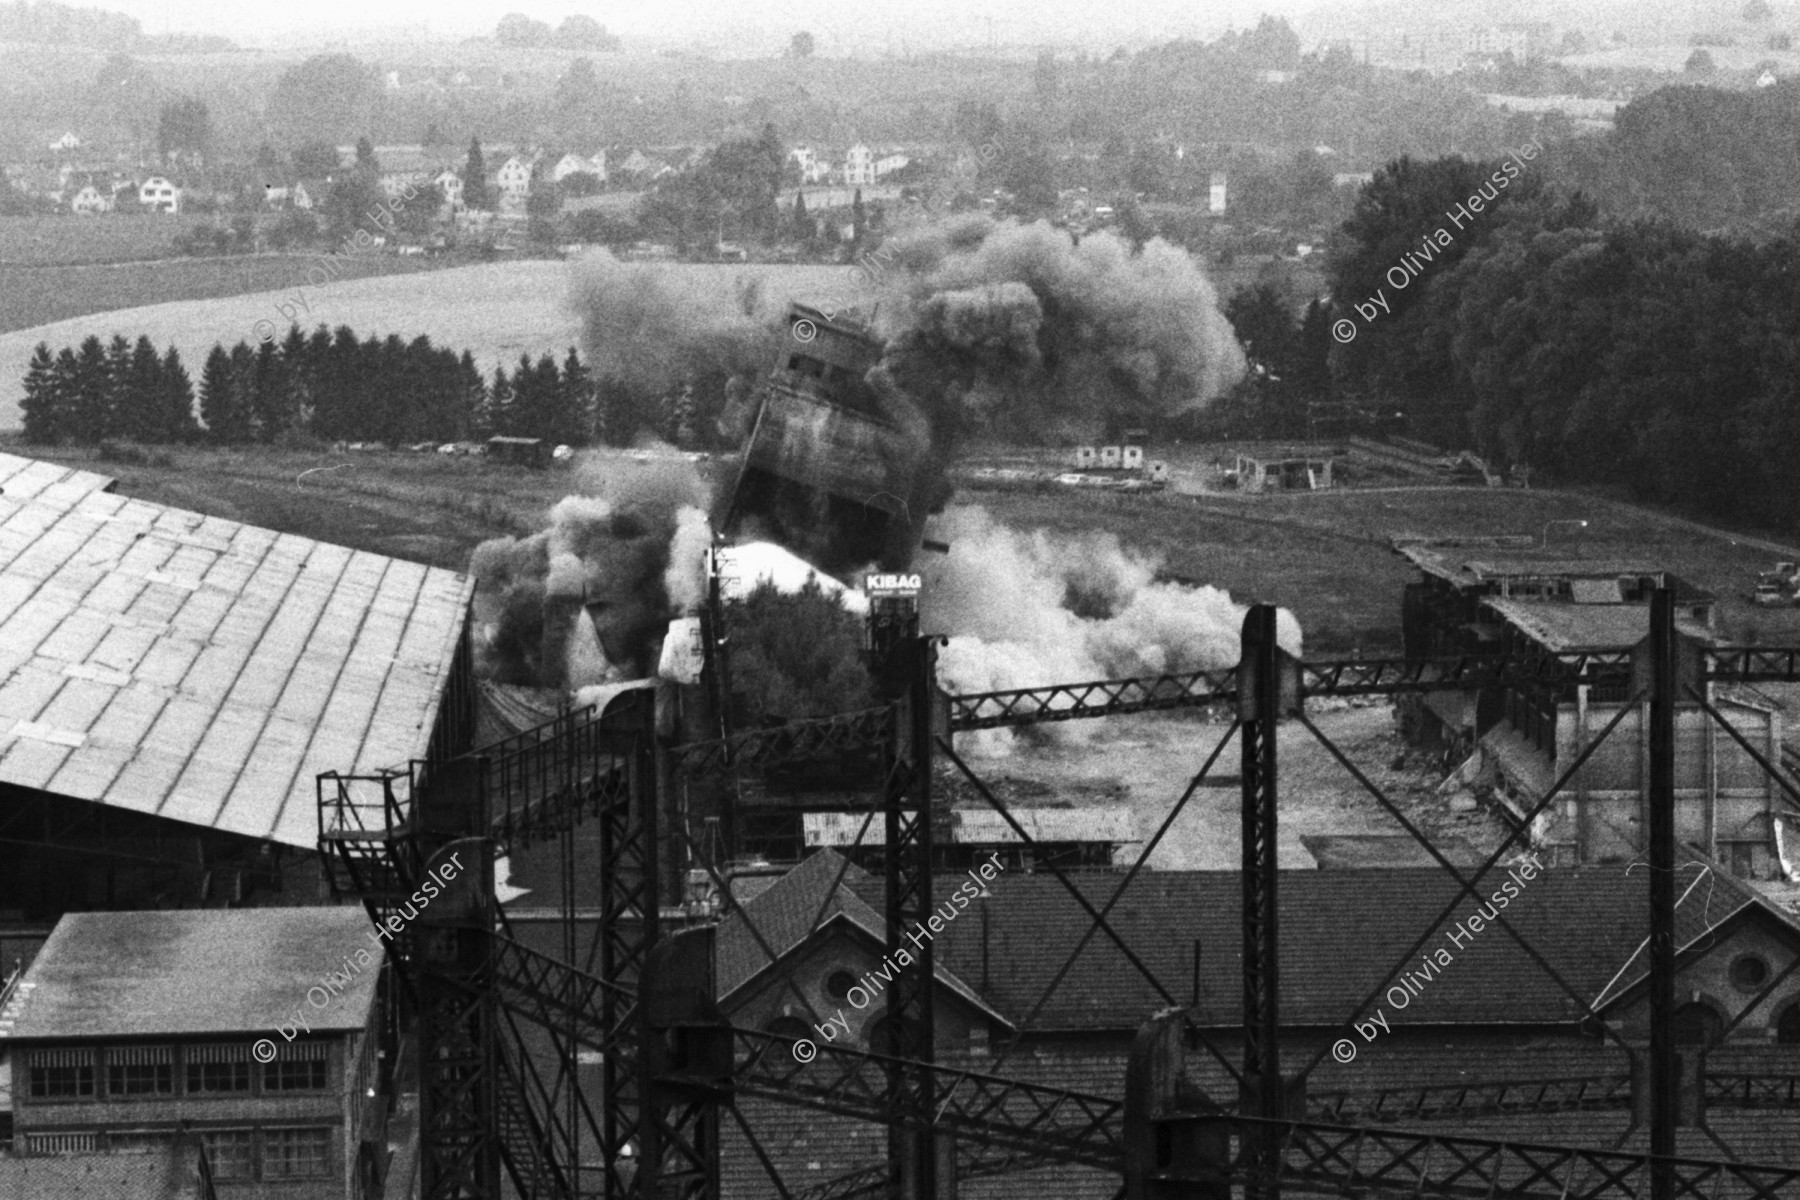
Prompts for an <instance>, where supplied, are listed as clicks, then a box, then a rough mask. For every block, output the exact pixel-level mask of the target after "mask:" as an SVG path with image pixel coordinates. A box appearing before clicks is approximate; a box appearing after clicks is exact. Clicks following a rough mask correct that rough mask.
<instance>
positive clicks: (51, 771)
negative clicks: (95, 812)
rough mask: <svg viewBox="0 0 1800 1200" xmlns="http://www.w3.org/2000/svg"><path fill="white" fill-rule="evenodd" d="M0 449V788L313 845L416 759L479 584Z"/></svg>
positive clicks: (423, 747) (451, 573)
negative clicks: (334, 802)
mask: <svg viewBox="0 0 1800 1200" xmlns="http://www.w3.org/2000/svg"><path fill="white" fill-rule="evenodd" d="M112 486H113V481H112V480H111V479H108V478H107V477H106V476H104V475H96V474H93V473H91V472H87V471H76V470H72V469H70V468H68V467H62V466H58V465H56V464H54V463H47V462H34V461H32V460H30V459H25V458H18V457H15V456H13V455H10V454H0V783H10V784H15V785H17V786H20V787H27V788H34V789H39V790H42V791H46V792H54V793H57V794H59V795H64V796H70V797H73V798H75V799H79V800H87V801H92V802H94V803H98V804H107V805H114V806H117V807H119V808H124V809H130V810H132V811H134V812H140V813H147V814H151V815H153V816H158V817H165V818H168V819H169V820H173V821H181V822H184V823H186V824H191V825H198V826H203V827H209V828H213V829H220V830H224V831H227V832H230V833H237V834H243V835H245V836H248V837H254V838H264V839H268V840H270V841H275V842H281V843H283V844H286V845H290V846H303V847H307V848H311V847H313V846H314V845H316V844H317V842H318V815H317V806H316V803H315V795H316V786H315V783H314V780H315V778H316V776H318V775H319V774H320V773H321V772H325V771H343V772H346V773H357V774H362V773H368V772H373V771H377V770H381V769H384V768H388V767H403V766H405V764H406V762H407V760H408V759H411V758H422V757H424V755H425V753H426V750H427V747H428V745H429V743H430V739H431V734H432V729H433V727H434V726H435V724H436V722H437V714H438V707H439V704H440V702H441V699H442V696H443V691H444V686H445V684H446V682H447V681H448V676H449V673H450V668H451V663H452V660H453V658H454V656H455V654H456V648H457V645H458V644H459V642H460V640H461V638H462V633H463V626H464V623H465V620H466V618H467V613H468V606H469V599H470V596H471V595H472V594H473V590H474V581H473V580H472V579H471V578H469V577H468V576H465V575H461V574H458V573H456V572H454V571H446V570H442V569H439V568H435V567H427V566H425V565H423V564H421V563H413V562H406V561H404V560H401V559H396V558H387V557H385V556H383V555H379V554H368V553H365V552H363V551H360V550H350V549H347V548H345V547H342V546H333V545H330V544H328V543H325V542H317V541H313V540H312V539H310V538H303V537H296V536H294V535H292V534H286V533H278V532H276V531H274V530H270V529H259V528H257V527H256V526H253V525H245V524H243V523H241V522H238V521H227V520H224V519H222V518H219V517H208V516H204V515H202V514H200V513H194V512H185V511H183V510H181V509H176V508H168V507H165V506H163V505H160V504H151V503H147V502H145V501H141V500H130V499H127V498H126V497H123V496H118V495H114V494H112V491H111V489H112Z"/></svg>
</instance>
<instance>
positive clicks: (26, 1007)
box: [0, 908, 385, 1040]
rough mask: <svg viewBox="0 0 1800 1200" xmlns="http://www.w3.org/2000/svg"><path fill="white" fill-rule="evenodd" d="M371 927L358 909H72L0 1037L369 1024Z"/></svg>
mask: <svg viewBox="0 0 1800 1200" xmlns="http://www.w3.org/2000/svg"><path fill="white" fill-rule="evenodd" d="M372 929H373V927H372V926H371V924H370V922H369V917H368V914H367V913H365V912H363V910H362V909H361V908H239V909H184V910H180V911H176V912H130V913H70V914H69V915H68V916H65V917H64V918H63V919H62V920H61V921H59V922H57V925H56V932H54V933H52V934H51V935H50V940H49V941H48V942H46V943H45V944H44V948H43V950H42V951H40V952H39V953H38V956H37V960H36V961H35V962H33V963H32V964H31V966H30V968H29V969H27V970H26V972H25V978H24V979H22V980H20V981H19V986H18V991H17V992H16V993H15V998H14V1001H13V1002H12V1003H11V1004H9V1005H8V1013H7V1017H8V1021H9V1024H8V1025H7V1026H5V1027H4V1028H0V1033H3V1034H4V1036H6V1037H7V1038H10V1039H13V1040H24V1039H56V1040H61V1039H64V1038H95V1037H161V1036H174V1035H182V1034H187V1035H201V1034H230V1033H244V1034H255V1035H257V1036H258V1037H261V1036H263V1035H265V1034H270V1033H271V1032H272V1031H273V1030H275V1029H276V1027H277V1026H283V1025H285V1026H288V1027H289V1028H292V1027H293V1026H294V1024H295V1016H294V1014H295V1013H296V1011H298V1012H300V1013H301V1014H302V1016H303V1017H304V1018H305V1024H306V1025H307V1026H308V1027H309V1028H310V1029H311V1030H312V1031H313V1032H324V1031H327V1030H331V1031H344V1030H354V1029H361V1028H363V1027H364V1026H365V1025H366V1024H367V1023H368V1019H369V1009H370V1006H371V1005H372V1004H374V1002H375V979H376V976H377V974H378V973H379V972H380V969H381V960H382V954H383V946H384V944H385V943H383V942H381V941H380V940H379V939H377V938H376V937H375V936H373V934H372ZM359 951H360V952H363V957H361V958H359V957H358V952H359ZM347 960H348V961H347ZM333 975H335V976H337V978H336V979H335V980H334V981H333V983H334V984H335V986H334V987H327V986H325V985H326V979H327V977H328V976H333ZM315 987H322V988H324V990H325V991H326V993H327V995H328V996H329V999H328V1000H327V1001H326V1002H325V1003H324V1004H322V1005H321V1004H314V1003H312V1002H311V1001H309V1000H308V997H307V993H308V991H309V990H310V989H312V988H315Z"/></svg>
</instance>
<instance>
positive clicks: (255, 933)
mask: <svg viewBox="0 0 1800 1200" xmlns="http://www.w3.org/2000/svg"><path fill="white" fill-rule="evenodd" d="M383 962H384V957H383V943H382V942H381V941H380V939H378V938H376V937H375V936H374V935H373V933H372V931H371V927H370V924H369V919H368V916H367V915H366V914H365V913H364V912H363V911H362V910H361V909H360V908H244V909H228V910H219V909H185V910H176V911H161V912H157V911H149V912H84V913H70V914H68V915H66V916H64V917H63V918H62V919H61V920H60V921H58V922H57V925H56V929H55V931H54V932H53V933H52V934H51V935H50V939H49V941H47V942H46V943H45V944H44V947H43V949H42V950H41V951H39V952H38V955H37V957H36V958H35V959H34V960H33V962H32V964H31V965H30V966H29V967H28V968H26V970H25V973H24V976H23V978H22V979H21V980H20V981H19V982H18V983H17V984H16V985H15V987H14V989H13V992H12V996H11V999H10V1002H9V1003H8V1005H7V1009H6V1012H7V1017H8V1018H9V1023H8V1024H7V1025H6V1026H4V1027H0V1034H3V1035H4V1036H3V1038H0V1052H4V1054H5V1055H6V1057H7V1060H8V1063H9V1066H10V1069H11V1078H12V1080H13V1088H12V1092H11V1103H12V1110H13V1111H12V1118H13V1132H14V1141H15V1144H16V1145H18V1146H19V1147H20V1148H21V1149H22V1150H23V1151H24V1152H25V1153H26V1154H44V1153H70V1152H76V1153H96V1152H98V1153H107V1152H112V1153H121V1154H138V1153H142V1152H143V1151H145V1150H150V1151H159V1150H160V1151H164V1152H166V1151H167V1148H169V1147H170V1146H172V1145H174V1144H175V1143H176V1142H177V1141H178V1140H179V1139H181V1138H183V1137H185V1136H189V1135H197V1136H198V1137H199V1139H200V1141H201V1142H202V1143H203V1144H204V1145H205V1147H206V1155H207V1159H208V1161H209V1163H210V1166H211V1171H212V1178H213V1181H214V1186H215V1188H216V1191H217V1195H218V1197H219V1200H234V1198H239V1200H251V1198H253V1197H254V1198H256V1200H262V1198H263V1197H274V1196H280V1197H287V1198H291V1200H345V1198H352V1200H363V1198H366V1197H372V1196H377V1195H379V1194H380V1191H379V1185H378V1183H377V1181H378V1180H379V1179H380V1177H381V1175H382V1173H383V1171H384V1170H385V1168H386V1166H387V1161H386V1160H387V1136H386V1126H385V1121H386V1099H385V1097H383V1096H382V1095H381V1094H380V1093H381V1081H380V1078H379V1075H378V1055H377V1041H378V1014H379V1008H378V1005H377V1003H376V994H377V982H378V980H379V979H380V977H381V973H382V969H383ZM321 998H322V999H321ZM264 1047H268V1048H269V1049H272V1050H273V1053H272V1054H270V1053H267V1052H266V1051H265V1050H264Z"/></svg>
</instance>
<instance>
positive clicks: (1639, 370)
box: [1227, 158, 1800, 527]
mask: <svg viewBox="0 0 1800 1200" xmlns="http://www.w3.org/2000/svg"><path fill="white" fill-rule="evenodd" d="M1500 166H1501V164H1500V163H1498V162H1486V163H1475V162H1470V161H1467V160H1464V159H1460V158H1450V159H1440V160H1436V161H1432V162H1424V163H1421V162H1416V161H1413V160H1410V159H1403V160H1400V161H1398V162H1395V163H1392V164H1389V165H1388V166H1387V167H1385V168H1383V169H1382V170H1381V171H1380V172H1378V173H1377V175H1376V178H1375V180H1374V181H1373V182H1372V183H1371V184H1370V185H1369V186H1368V187H1367V188H1365V189H1364V191H1363V193H1362V195H1361V197H1360V198H1359V200H1358V202H1357V206H1356V211H1355V213H1354V214H1353V215H1352V217H1351V218H1350V220H1349V221H1348V222H1347V223H1346V224H1345V226H1344V230H1343V232H1344V237H1343V240H1342V241H1341V243H1340V244H1339V245H1338V247H1337V249H1336V251H1335V252H1334V254H1333V257H1332V262H1331V268H1330V287H1331V294H1332V297H1333V301H1332V304H1331V305H1330V306H1329V307H1327V306H1325V305H1320V306H1317V307H1316V308H1315V309H1314V310H1313V311H1311V312H1310V313H1309V314H1308V319H1307V320H1306V321H1304V322H1303V323H1301V324H1300V325H1299V326H1298V327H1296V325H1295V324H1294V322H1293V321H1292V320H1291V318H1290V317H1288V316H1287V314H1286V311H1285V310H1283V309H1282V308H1281V307H1280V306H1279V304H1276V305H1275V306H1273V307H1271V306H1270V304H1269V303H1268V297H1267V296H1266V295H1263V294H1258V293H1254V292H1250V293H1241V294H1240V295H1239V296H1238V297H1235V298H1234V300H1233V302H1232V306H1231V310H1232V311H1231V315H1232V316H1233V319H1234V321H1235V322H1236V323H1237V327H1238V330H1239V333H1240V336H1242V337H1244V338H1245V339H1246V340H1247V341H1248V342H1250V343H1251V353H1252V357H1253V358H1254V359H1255V360H1256V361H1257V363H1258V364H1259V366H1260V367H1261V368H1262V371H1261V373H1259V374H1258V375H1257V377H1256V380H1255V382H1253V383H1252V384H1251V385H1250V386H1249V387H1248V388H1247V389H1246V391H1245V393H1244V394H1242V395H1240V396H1238V397H1236V398H1234V403H1235V404H1236V406H1237V408H1236V410H1235V411H1236V412H1237V414H1238V415H1239V416H1240V417H1242V416H1243V415H1244V414H1245V413H1246V412H1248V413H1252V414H1254V415H1255V416H1256V417H1257V418H1259V420H1258V421H1256V422H1254V423H1255V424H1257V425H1258V427H1260V428H1264V429H1270V428H1275V429H1279V428H1282V427H1284V425H1285V428H1287V429H1289V430H1290V431H1291V430H1295V429H1297V428H1299V427H1301V426H1303V423H1304V416H1303V414H1304V413H1305V411H1306V408H1307V405H1308V403H1317V402H1318V401H1320V400H1324V399H1327V398H1328V399H1330V400H1332V401H1335V402H1337V403H1339V404H1343V405H1348V406H1351V407H1353V408H1355V409H1357V410H1359V411H1361V412H1364V413H1371V414H1372V413H1380V412H1387V411H1392V410H1398V411H1400V412H1402V413H1404V414H1405V420H1406V423H1407V424H1408V425H1409V426H1410V428H1411V430H1412V432H1413V433H1415V434H1416V435H1417V436H1420V437H1423V438H1425V439H1427V440H1430V441H1432V442H1435V443H1436V444H1438V445H1441V446H1444V447H1446V448H1451V449H1455V448H1460V447H1465V446H1466V447H1471V448H1474V449H1476V450H1478V451H1479V452H1480V453H1481V454H1483V455H1484V456H1486V457H1488V458H1489V460H1490V461H1492V462H1495V463H1496V464H1498V465H1499V466H1501V467H1508V466H1514V465H1525V466H1529V467H1530V468H1531V469H1532V470H1533V472H1534V478H1536V479H1541V480H1551V481H1558V482H1564V483H1572V484H1595V485H1603V486H1609V487H1617V488H1620V489H1622V490H1624V491H1626V492H1627V493H1629V494H1630V495H1632V496H1634V497H1637V498H1639V499H1643V500H1649V501H1655V502H1661V503H1669V504H1674V505H1678V506H1682V507H1686V508H1689V509H1692V510H1695V511H1699V512H1703V513H1706V514H1708V515H1711V516H1714V517H1719V518H1722V519H1727V520H1735V521H1746V522H1752V523H1757V524H1761V525H1765V526H1771V527H1791V526H1792V525H1793V523H1794V520H1795V515H1796V513H1797V512H1800V479H1797V477H1796V474H1795V472H1794V470H1793V467H1792V464H1791V463H1789V462H1788V461H1787V458H1786V456H1787V454H1788V453H1790V452H1791V451H1792V449H1793V448H1794V447H1795V446H1796V445H1800V372H1797V370H1796V368H1797V366H1800V245H1796V242H1795V240H1794V238H1793V237H1792V236H1782V237H1775V238H1768V239H1764V240H1761V241H1751V240H1748V239H1743V238H1738V237H1733V236H1725V235H1706V234H1701V233H1697V232H1694V231H1692V230H1689V229H1685V228H1683V227H1681V226H1679V225H1676V224H1674V223H1672V222H1669V221H1663V220H1633V221H1609V220H1605V219H1603V218H1602V216H1601V214H1600V211H1599V209H1598V208H1597V207H1596V206H1595V205H1594V204H1593V203H1592V202H1591V201H1590V200H1589V199H1588V198H1587V197H1586V196H1584V195H1582V194H1580V193H1578V192H1577V193H1567V192H1563V191H1561V190H1560V189H1557V188H1552V187H1549V186H1544V185H1541V184H1538V183H1537V182H1536V181H1535V180H1533V179H1531V178H1529V177H1527V178H1523V179H1521V180H1519V181H1517V182H1515V183H1514V184H1513V186H1512V187H1511V188H1510V189H1506V190H1501V189H1497V188H1495V187H1494V186H1493V184H1492V183H1490V182H1486V181H1489V180H1491V179H1492V177H1493V173H1494V172H1495V171H1496V170H1498V169H1500ZM1484 187H1485V188H1486V191H1490V192H1494V193H1496V196H1495V198H1494V199H1493V200H1492V201H1484V209H1483V211H1482V212H1481V214H1480V215H1479V216H1477V217H1475V218H1474V219H1472V220H1467V221H1464V222H1463V223H1462V224H1461V225H1460V226H1459V225H1458V224H1457V222H1456V221H1455V220H1454V218H1453V216H1452V214H1453V213H1455V212H1457V210H1458V206H1459V205H1461V206H1467V205H1468V204H1469V202H1470V197H1471V196H1475V197H1477V198H1480V197H1482V196H1483V195H1485V193H1484V192H1483V191H1482V189H1483V188H1484ZM1440 231H1441V233H1442V235H1443V236H1440ZM1446 240H1448V242H1449V244H1448V245H1447V246H1446V245H1445V244H1444V243H1445V241H1446ZM1427 244H1430V245H1432V246H1435V247H1438V250H1437V252H1436V254H1435V256H1434V259H1433V261H1430V262H1425V261H1424V260H1423V259H1422V257H1421V254H1420V251H1421V249H1422V248H1423V247H1424V246H1426V245H1427ZM1409 261H1410V263H1411V264H1412V265H1414V266H1418V267H1420V268H1421V269H1420V270H1418V271H1417V273H1416V274H1415V273H1414V272H1413V271H1412V270H1411V269H1409V267H1408V263H1409ZM1397 283H1398V284H1399V286H1396V284H1397ZM1377 298H1378V299H1379V301H1380V303H1376V300H1377ZM1332 321H1335V322H1337V323H1338V325H1339V326H1340V327H1342V328H1344V329H1348V330H1352V331H1353V332H1352V333H1351V335H1350V336H1349V337H1348V338H1345V337H1343V336H1339V337H1336V338H1333V337H1332V336H1331V334H1330V333H1329V332H1327V330H1328V328H1329V322H1332ZM1227 408H1228V410H1229V409H1230V408H1231V406H1229V405H1228V406H1227Z"/></svg>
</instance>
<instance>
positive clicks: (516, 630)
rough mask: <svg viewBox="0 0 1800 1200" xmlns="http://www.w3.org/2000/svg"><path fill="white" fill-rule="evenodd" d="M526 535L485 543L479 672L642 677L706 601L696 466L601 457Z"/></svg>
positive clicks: (545, 682)
mask: <svg viewBox="0 0 1800 1200" xmlns="http://www.w3.org/2000/svg"><path fill="white" fill-rule="evenodd" d="M577 470H578V481H577V491H576V492H575V493H574V494H571V495H568V496H565V497H563V499H562V500H560V501H558V502H557V504H556V505H555V507H553V508H552V509H551V510H550V513H549V516H548V525H547V527H546V528H545V529H544V530H543V531H542V532H539V533H536V534H533V535H532V536H530V537H527V538H497V539H495V540H493V541H489V542H483V543H482V544H481V545H480V546H478V547H476V549H475V553H474V556H473V557H472V558H471V560H470V563H469V570H470V573H471V574H473V575H474V576H475V619H476V631H477V637H476V670H477V671H478V672H479V673H480V674H481V675H483V676H485V677H487V678H490V679H495V680H498V681H500V682H503V683H518V684H527V685H534V686H539V687H560V688H568V689H575V688H581V687H587V686H591V685H594V684H604V683H617V682H621V681H624V680H628V679H641V678H644V677H645V676H647V675H649V674H650V673H651V671H652V670H653V669H654V667H655V666H656V659H657V653H658V651H659V650H660V648H661V643H662V636H663V632H664V630H665V629H666V628H667V624H668V621H669V618H670V617H671V616H674V615H677V614H678V613H679V612H680V611H682V610H683V609H685V608H687V607H690V606H692V605H693V604H695V603H697V602H698V600H699V598H700V589H701V586H702V585H701V580H700V575H701V571H702V569H703V568H702V555H703V553H704V551H705V549H706V546H707V544H708V542H709V540H710V534H709V533H708V532H707V530H706V516H705V506H706V502H707V486H706V484H705V482H704V481H703V480H702V479H701V478H700V476H699V475H698V474H697V473H696V472H695V470H694V469H693V467H692V465H691V464H689V463H687V462H685V461H682V462H669V461H661V462H653V463H647V464H639V463H634V462H629V461H621V460H619V459H615V458H605V459H602V458H598V457H590V458H588V459H585V460H584V461H583V462H582V464H581V465H580V466H579V467H578V468H577Z"/></svg>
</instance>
